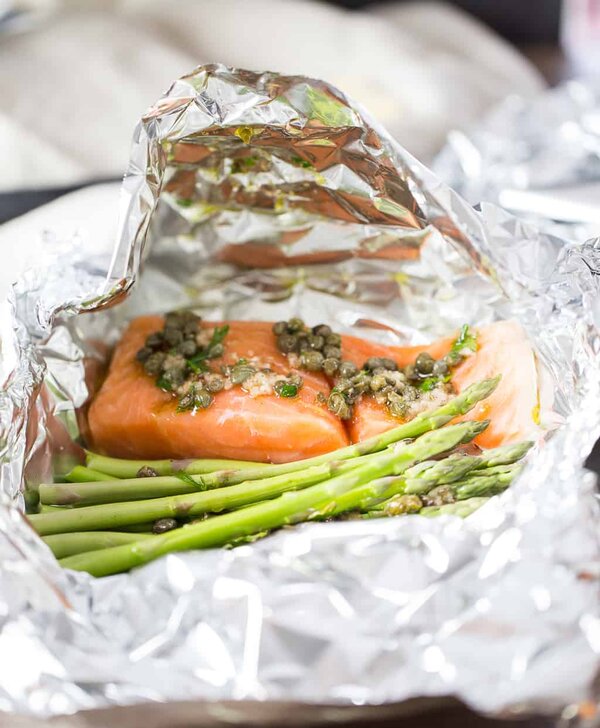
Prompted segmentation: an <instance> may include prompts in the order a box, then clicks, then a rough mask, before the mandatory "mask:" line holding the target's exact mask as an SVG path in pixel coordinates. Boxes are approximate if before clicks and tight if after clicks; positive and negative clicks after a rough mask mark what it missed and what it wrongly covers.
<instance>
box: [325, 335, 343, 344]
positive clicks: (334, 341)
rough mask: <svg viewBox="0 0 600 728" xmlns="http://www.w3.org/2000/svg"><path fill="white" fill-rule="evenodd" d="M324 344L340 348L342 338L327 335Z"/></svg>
mask: <svg viewBox="0 0 600 728" xmlns="http://www.w3.org/2000/svg"><path fill="white" fill-rule="evenodd" d="M325 343H326V344H327V345H328V346H341V345H342V337H341V336H340V335H339V334H328V335H327V336H326V337H325Z"/></svg>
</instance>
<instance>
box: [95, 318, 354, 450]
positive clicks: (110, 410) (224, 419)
mask: <svg viewBox="0 0 600 728" xmlns="http://www.w3.org/2000/svg"><path fill="white" fill-rule="evenodd" d="M204 325H210V326H214V325H216V324H204ZM162 326H163V318H162V317H160V316H143V317H141V318H138V319H135V320H134V321H133V322H132V323H131V324H130V326H129V328H128V329H127V330H126V331H125V333H124V335H123V338H122V339H121V341H120V343H119V344H118V346H117V347H116V350H115V352H114V356H113V359H112V362H111V365H110V369H109V372H108V376H107V378H106V380H105V381H104V383H103V385H102V387H101V389H100V391H99V392H98V394H97V396H96V398H95V399H94V401H93V402H92V405H91V407H90V410H89V414H88V421H89V429H90V432H91V438H92V446H93V447H94V448H95V449H96V450H97V451H99V452H102V453H105V454H109V455H112V456H115V457H126V458H135V459H145V458H148V459H155V458H177V459H178V458H201V457H213V458H234V459H243V460H256V461H262V462H277V463H280V462H288V461H291V460H297V459H299V458H305V457H310V456H312V455H319V454H321V453H325V452H329V451H331V450H335V449H336V448H338V447H342V446H344V445H346V444H348V442H349V440H348V435H347V433H346V431H345V429H344V426H343V424H342V423H341V422H340V420H339V419H338V418H337V417H335V416H334V415H333V414H332V413H331V412H329V411H328V409H327V407H326V405H324V404H322V403H320V402H319V401H318V400H317V395H318V394H319V393H321V394H322V395H324V396H325V397H326V396H327V395H328V393H329V391H330V388H329V385H328V383H327V381H326V379H325V377H324V376H323V375H322V374H320V373H316V374H313V373H309V372H304V371H303V372H301V375H302V377H303V379H304V386H303V387H302V389H300V392H299V395H298V397H295V398H293V399H285V398H280V397H277V396H276V395H274V394H268V395H260V396H256V397H252V396H250V395H249V394H248V393H246V392H245V391H243V390H242V389H241V388H240V387H234V388H232V389H229V390H224V391H222V392H219V393H217V394H216V395H215V399H214V402H213V403H212V404H211V405H210V406H209V407H208V408H207V409H199V410H197V411H195V412H193V413H192V412H177V401H176V399H175V398H174V397H173V396H172V395H171V394H169V393H167V392H164V391H162V390H161V389H159V387H157V386H156V384H155V382H154V379H153V378H152V377H150V376H148V375H147V374H146V373H145V372H144V370H143V367H142V365H141V364H140V363H139V362H137V361H136V359H135V355H136V352H137V351H138V349H140V348H141V347H142V346H143V344H144V341H145V339H146V337H147V336H148V334H150V333H152V332H154V331H158V330H160V329H162ZM271 326H272V325H271V324H270V323H266V322H256V323H255V322H239V321H234V322H231V323H230V324H229V327H230V328H229V333H228V335H227V338H226V340H225V354H224V356H223V359H222V360H214V361H213V362H212V363H213V364H214V366H215V368H216V369H218V366H219V365H220V364H221V363H224V364H234V363H235V362H236V361H237V360H238V359H239V358H241V357H244V358H248V359H249V358H252V357H258V358H259V359H260V360H261V362H265V364H268V366H269V367H270V368H271V369H272V370H273V371H274V372H276V373H277V374H283V375H285V374H287V373H288V372H289V371H290V365H289V363H288V361H287V359H286V357H285V356H284V355H283V354H281V353H280V352H279V351H278V350H277V348H276V345H275V339H274V337H273V333H272V330H271Z"/></svg>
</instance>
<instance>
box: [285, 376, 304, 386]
mask: <svg viewBox="0 0 600 728" xmlns="http://www.w3.org/2000/svg"><path fill="white" fill-rule="evenodd" d="M288 382H289V383H290V384H293V385H294V386H295V387H298V389H302V387H303V385H304V379H302V377H301V376H300V375H299V374H289V375H288Z"/></svg>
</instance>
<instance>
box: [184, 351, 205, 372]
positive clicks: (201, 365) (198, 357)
mask: <svg viewBox="0 0 600 728" xmlns="http://www.w3.org/2000/svg"><path fill="white" fill-rule="evenodd" d="M206 359H207V357H206V353H205V352H203V351H201V352H200V353H198V354H195V355H194V356H192V357H190V358H189V359H186V363H187V365H188V367H189V368H190V369H191V370H192V371H193V372H194V374H200V373H201V372H208V371H209V368H208V365H207V364H206Z"/></svg>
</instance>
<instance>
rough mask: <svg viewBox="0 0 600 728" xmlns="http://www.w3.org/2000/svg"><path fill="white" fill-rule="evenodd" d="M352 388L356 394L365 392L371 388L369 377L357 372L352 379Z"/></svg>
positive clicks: (364, 373) (365, 373) (366, 374)
mask: <svg viewBox="0 0 600 728" xmlns="http://www.w3.org/2000/svg"><path fill="white" fill-rule="evenodd" d="M352 387H353V388H354V389H356V391H357V392H366V391H367V390H369V389H370V387H371V375H370V374H368V373H367V372H358V374H355V375H354V376H353V377H352Z"/></svg>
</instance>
